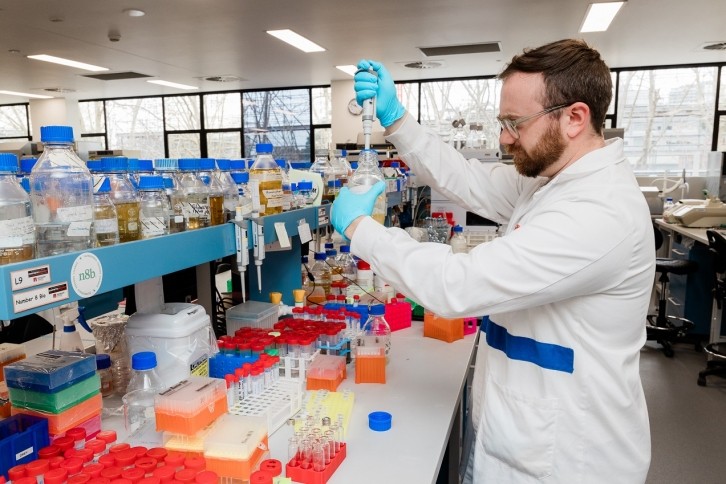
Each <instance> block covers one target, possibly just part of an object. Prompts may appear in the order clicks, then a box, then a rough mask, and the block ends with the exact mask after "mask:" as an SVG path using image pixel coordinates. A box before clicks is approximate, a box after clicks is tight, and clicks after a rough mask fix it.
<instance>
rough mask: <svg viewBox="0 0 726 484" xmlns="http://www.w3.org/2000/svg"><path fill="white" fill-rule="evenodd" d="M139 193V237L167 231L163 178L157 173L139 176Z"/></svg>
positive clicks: (161, 233) (166, 202)
mask: <svg viewBox="0 0 726 484" xmlns="http://www.w3.org/2000/svg"><path fill="white" fill-rule="evenodd" d="M139 193H140V195H141V214H140V216H139V221H140V222H141V238H142V239H150V238H152V237H158V236H160V235H167V234H168V233H169V211H170V210H169V201H168V199H167V198H166V193H165V192H164V179H163V178H162V177H160V176H159V175H150V176H149V175H142V176H141V177H140V178H139Z"/></svg>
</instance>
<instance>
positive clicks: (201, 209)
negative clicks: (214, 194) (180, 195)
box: [181, 202, 209, 218]
mask: <svg viewBox="0 0 726 484" xmlns="http://www.w3.org/2000/svg"><path fill="white" fill-rule="evenodd" d="M181 206H182V213H183V214H184V216H185V217H187V218H188V217H206V218H209V205H207V204H205V203H195V202H184V203H182V204H181Z"/></svg>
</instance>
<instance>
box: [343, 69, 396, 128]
mask: <svg viewBox="0 0 726 484" xmlns="http://www.w3.org/2000/svg"><path fill="white" fill-rule="evenodd" d="M371 67H372V68H373V70H374V71H376V72H377V73H378V75H377V76H376V75H375V74H374V73H372V72H369V71H368V69H369V68H371ZM353 79H354V80H355V84H354V85H353V88H354V89H355V100H356V101H358V104H360V105H361V106H363V101H365V100H366V99H370V98H372V97H375V98H376V117H378V120H379V121H380V122H381V126H383V127H384V128H387V127H389V126H390V125H392V124H393V123H395V122H396V121H398V120H399V119H401V118H402V117H403V115H404V114H406V109H404V107H403V105H401V102H400V101H399V100H398V96H397V95H396V85H395V84H394V83H393V79H392V78H391V75H390V74H389V73H388V71H387V70H386V68H385V67H383V64H381V63H380V62H376V61H372V60H365V59H364V60H362V61H360V62H358V72H357V73H356V75H355V77H354V78H353Z"/></svg>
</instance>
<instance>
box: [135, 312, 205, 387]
mask: <svg viewBox="0 0 726 484" xmlns="http://www.w3.org/2000/svg"><path fill="white" fill-rule="evenodd" d="M125 331H126V340H127V345H128V349H129V352H131V353H137V352H140V351H151V352H154V353H156V358H157V362H158V368H157V373H158V374H159V376H160V377H161V378H162V380H163V381H164V383H166V386H170V385H174V384H176V383H178V382H180V381H181V380H183V379H185V378H187V377H189V376H190V375H196V376H208V375H209V367H208V361H209V357H210V356H212V355H213V354H215V353H216V352H217V340H216V339H215V336H214V331H213V329H212V326H211V324H210V320H209V316H208V315H207V314H206V313H205V311H204V308H203V307H202V306H200V305H198V304H189V303H166V304H165V305H164V307H163V308H162V310H161V312H160V313H156V314H143V313H136V314H134V315H132V316H131V317H129V320H128V323H127V324H126V330H125Z"/></svg>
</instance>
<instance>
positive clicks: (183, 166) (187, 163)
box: [178, 158, 199, 171]
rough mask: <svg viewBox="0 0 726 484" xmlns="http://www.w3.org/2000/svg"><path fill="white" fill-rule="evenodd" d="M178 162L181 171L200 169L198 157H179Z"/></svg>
mask: <svg viewBox="0 0 726 484" xmlns="http://www.w3.org/2000/svg"><path fill="white" fill-rule="evenodd" d="M178 163H179V170H181V171H197V169H199V159H197V158H179V160H178Z"/></svg>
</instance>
